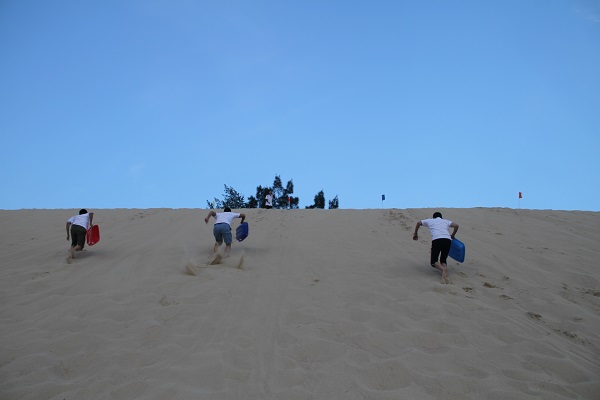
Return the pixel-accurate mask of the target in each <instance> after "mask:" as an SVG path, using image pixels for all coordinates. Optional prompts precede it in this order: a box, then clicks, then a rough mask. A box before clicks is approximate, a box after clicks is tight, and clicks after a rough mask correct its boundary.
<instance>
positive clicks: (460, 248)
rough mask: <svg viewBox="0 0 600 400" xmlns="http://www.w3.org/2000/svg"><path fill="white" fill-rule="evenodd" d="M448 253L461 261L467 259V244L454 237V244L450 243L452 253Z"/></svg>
mask: <svg viewBox="0 0 600 400" xmlns="http://www.w3.org/2000/svg"><path fill="white" fill-rule="evenodd" d="M448 255H449V256H450V257H451V258H453V259H454V260H456V261H458V262H459V263H461V262H464V261H465V244H464V243H463V242H461V241H460V240H458V239H456V238H454V239H452V245H450V253H448Z"/></svg>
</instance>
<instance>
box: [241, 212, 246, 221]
mask: <svg viewBox="0 0 600 400" xmlns="http://www.w3.org/2000/svg"><path fill="white" fill-rule="evenodd" d="M240 218H241V219H242V223H243V222H244V220H245V219H246V214H240Z"/></svg>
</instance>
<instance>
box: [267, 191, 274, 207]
mask: <svg viewBox="0 0 600 400" xmlns="http://www.w3.org/2000/svg"><path fill="white" fill-rule="evenodd" d="M265 199H267V205H268V206H271V207H273V196H271V195H270V194H268V195H266V196H265Z"/></svg>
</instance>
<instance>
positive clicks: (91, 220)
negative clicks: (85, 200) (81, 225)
mask: <svg viewBox="0 0 600 400" xmlns="http://www.w3.org/2000/svg"><path fill="white" fill-rule="evenodd" d="M90 226H94V213H90ZM88 228H89V226H88Z"/></svg>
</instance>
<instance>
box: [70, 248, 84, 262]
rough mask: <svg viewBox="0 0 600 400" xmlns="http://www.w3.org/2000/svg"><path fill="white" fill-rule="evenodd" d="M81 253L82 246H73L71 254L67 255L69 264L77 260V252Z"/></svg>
mask: <svg viewBox="0 0 600 400" xmlns="http://www.w3.org/2000/svg"><path fill="white" fill-rule="evenodd" d="M76 251H81V246H79V245H77V246H71V248H70V249H69V252H68V253H67V264H71V261H73V259H74V258H75V252H76Z"/></svg>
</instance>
